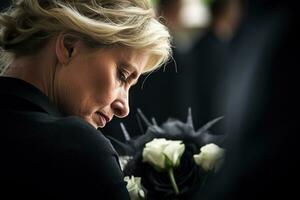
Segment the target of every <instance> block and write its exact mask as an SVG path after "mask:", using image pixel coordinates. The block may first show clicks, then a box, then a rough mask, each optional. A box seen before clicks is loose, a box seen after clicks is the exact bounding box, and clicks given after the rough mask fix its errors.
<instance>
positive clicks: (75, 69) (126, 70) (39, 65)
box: [4, 34, 149, 128]
mask: <svg viewBox="0 0 300 200" xmlns="http://www.w3.org/2000/svg"><path fill="white" fill-rule="evenodd" d="M65 37H66V35H63V34H60V35H59V36H57V37H55V38H53V39H52V40H50V42H49V43H48V44H47V45H46V46H45V47H44V48H43V49H42V50H41V51H39V53H37V54H35V55H31V56H23V57H22V56H20V57H16V58H15V59H14V61H13V62H12V64H11V65H10V67H9V68H8V70H7V71H6V73H5V74H4V75H6V76H10V77H15V78H19V79H22V80H25V81H27V82H29V83H31V84H33V85H34V86H36V87H37V88H39V89H40V90H41V91H42V92H44V93H45V94H46V95H47V96H48V97H49V98H50V99H51V100H52V101H53V102H54V103H55V104H56V105H57V107H58V108H59V109H60V111H61V112H62V113H63V114H65V115H66V116H69V115H76V116H79V117H81V118H82V119H84V120H85V121H87V122H88V123H90V124H91V125H92V126H94V127H95V128H99V127H101V128H102V127H104V126H105V124H106V123H107V122H109V121H110V120H111V119H112V118H113V117H114V116H117V117H119V118H122V117H125V116H127V115H128V114H129V103H128V92H129V89H130V87H131V86H132V85H134V84H135V83H136V82H137V80H138V78H139V76H140V75H141V74H142V73H143V70H144V68H145V66H146V64H147V62H148V59H149V55H148V54H147V53H146V52H145V51H135V50H130V49H127V48H124V47H123V48H117V47H114V48H101V49H94V48H93V49H91V48H88V47H86V46H85V45H84V43H83V42H81V41H80V40H78V41H76V42H74V43H72V44H70V45H66V44H65Z"/></svg>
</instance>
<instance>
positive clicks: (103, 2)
mask: <svg viewBox="0 0 300 200" xmlns="http://www.w3.org/2000/svg"><path fill="white" fill-rule="evenodd" d="M62 32H66V33H73V34H75V35H77V36H79V38H81V39H82V41H83V42H85V43H86V44H87V45H89V46H91V47H92V46H94V47H95V46H99V47H100V46H115V45H116V46H122V47H128V48H131V49H134V50H146V51H148V52H149V53H150V55H151V56H150V59H149V62H148V64H147V67H146V69H145V72H148V71H152V70H154V69H156V68H158V67H159V66H161V65H162V64H163V63H165V62H166V61H167V60H168V59H169V57H170V55H171V47H170V34H169V32H168V30H167V28H166V27H165V26H164V25H163V24H162V23H160V21H159V20H158V19H157V18H156V17H155V12H154V10H153V9H152V8H151V6H150V3H149V0H15V1H14V2H13V5H12V6H11V7H10V8H9V9H8V10H7V11H6V12H4V13H1V15H0V48H1V62H2V65H6V66H7V65H8V64H9V63H10V62H11V61H12V59H13V58H14V57H15V56H16V55H21V56H22V55H28V54H34V53H35V52H38V51H39V50H40V49H41V48H42V47H43V45H45V44H46V43H47V41H48V39H49V38H51V37H53V36H55V35H58V34H59V33H62Z"/></svg>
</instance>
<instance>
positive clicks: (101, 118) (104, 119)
mask: <svg viewBox="0 0 300 200" xmlns="http://www.w3.org/2000/svg"><path fill="white" fill-rule="evenodd" d="M96 116H97V119H96V121H97V122H96V123H97V125H98V126H99V127H101V128H102V127H104V126H105V124H106V123H108V122H109V121H110V118H109V117H108V116H106V115H105V114H103V113H101V112H96Z"/></svg>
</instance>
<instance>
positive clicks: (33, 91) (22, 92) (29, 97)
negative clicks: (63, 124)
mask: <svg viewBox="0 0 300 200" xmlns="http://www.w3.org/2000/svg"><path fill="white" fill-rule="evenodd" d="M5 95H10V96H15V97H17V98H21V99H23V100H26V101H27V102H29V103H31V104H33V105H35V106H37V107H39V108H40V109H42V110H43V111H45V112H47V113H49V114H50V115H53V116H57V117H61V116H62V114H61V113H60V112H59V110H58V109H57V107H56V106H55V105H54V104H53V103H52V102H51V101H50V99H49V98H48V97H47V96H46V95H45V94H44V93H42V92H41V91H40V90H39V89H37V88H36V87H34V86H33V85H31V84H29V83H28V82H25V81H23V80H21V79H17V78H11V77H4V76H0V96H1V97H0V98H4V96H5Z"/></svg>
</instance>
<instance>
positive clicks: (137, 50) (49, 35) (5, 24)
mask: <svg viewBox="0 0 300 200" xmlns="http://www.w3.org/2000/svg"><path fill="white" fill-rule="evenodd" d="M0 26H1V32H0V46H1V48H2V52H1V61H2V65H3V66H5V68H3V69H2V76H1V77H0V109H1V113H0V116H1V121H0V124H1V128H0V131H1V132H0V134H1V140H0V141H1V142H0V157H1V171H0V181H1V182H2V184H1V185H4V187H1V189H0V190H1V191H0V195H4V196H6V195H7V194H9V195H10V196H11V197H14V196H19V195H21V196H22V197H30V198H39V199H45V198H48V197H49V198H52V199H55V198H58V197H59V198H62V197H63V198H68V199H70V198H84V199H91V198H97V199H103V198H104V197H106V199H128V198H129V197H128V193H127V190H126V183H124V181H123V175H122V172H121V170H120V167H119V164H118V159H117V154H116V152H115V151H114V150H113V148H112V146H111V144H110V142H109V141H108V140H107V139H106V138H105V137H104V136H103V135H101V133H100V132H99V131H97V128H99V127H104V126H105V124H106V123H108V122H109V121H110V120H112V118H113V117H114V116H116V117H125V116H126V115H128V113H129V108H128V92H129V88H130V87H131V86H133V85H134V84H135V83H136V82H137V80H138V77H139V76H140V75H141V74H142V73H145V72H149V71H151V70H154V69H156V68H157V67H159V66H160V65H161V64H163V63H164V62H166V61H167V60H168V58H169V55H170V35H169V33H168V31H167V29H166V28H165V26H163V25H162V24H161V23H160V22H159V21H158V20H157V19H156V18H155V15H154V11H153V10H152V9H151V7H150V5H149V2H148V0H78V1H77V0H76V1H75V0H74V1H67V0H56V1H50V0H49V1H47V0H18V1H16V2H15V3H14V5H12V6H11V7H10V8H9V9H8V10H7V11H6V12H5V13H2V14H1V17H0Z"/></svg>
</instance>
